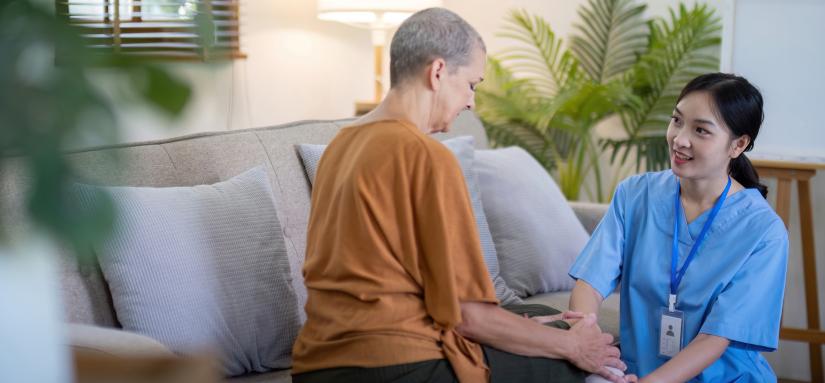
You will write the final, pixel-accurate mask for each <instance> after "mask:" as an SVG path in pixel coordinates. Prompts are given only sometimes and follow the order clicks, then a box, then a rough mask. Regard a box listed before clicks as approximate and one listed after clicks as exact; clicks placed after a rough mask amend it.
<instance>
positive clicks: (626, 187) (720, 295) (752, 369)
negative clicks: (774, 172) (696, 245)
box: [570, 170, 788, 382]
mask: <svg viewBox="0 0 825 383" xmlns="http://www.w3.org/2000/svg"><path fill="white" fill-rule="evenodd" d="M677 182H678V179H677V177H676V176H675V175H674V174H673V172H672V171H670V170H666V171H662V172H657V173H647V174H641V175H637V176H633V177H630V178H628V179H627V180H625V181H623V182H622V183H621V184H620V185H619V186H618V188H617V189H616V193H615V195H614V196H613V201H612V202H611V204H610V208H609V209H608V211H607V213H606V215H605V217H604V218H603V219H602V221H601V223H600V224H599V226H598V227H597V228H596V230H595V231H594V232H593V236H592V237H591V239H590V241H589V242H588V243H587V246H585V248H584V250H582V253H581V254H580V255H579V257H578V258H577V259H576V262H575V263H574V264H573V266H572V267H571V268H570V276H571V277H573V278H575V279H582V280H584V281H585V282H587V283H588V284H590V285H591V286H593V288H595V289H596V290H597V291H598V292H599V293H600V294H601V295H602V296H603V297H607V296H608V295H610V293H611V292H613V291H614V290H615V289H616V286H618V285H619V282H621V297H622V299H621V305H620V324H621V330H620V339H621V349H622V360H623V361H624V362H625V363H627V366H628V372H630V373H634V374H638V375H639V376H640V377H641V376H645V375H647V374H649V373H651V372H653V370H655V369H656V368H658V367H659V366H661V365H662V364H664V363H665V362H667V360H668V359H666V358H664V357H660V356H658V354H659V327H660V313H659V309H660V308H663V307H667V303H668V294H669V293H670V263H671V252H672V246H673V243H672V241H673V220H674V217H675V211H674V205H673V201H674V198H675V194H676V183H677ZM709 213H710V211H709V210H708V211H706V212H704V213H702V215H700V216H699V217H697V218H696V219H695V220H694V221H693V222H691V223H690V224H689V225H688V223H687V221H686V220H685V215H684V214H682V215H681V216H682V220H681V222H680V228H679V246H680V249H679V264H678V265H677V266H678V267H680V268H681V266H682V264H683V263H684V261H685V258H687V255H688V253H689V252H690V248H691V246H693V242H694V240H695V238H697V237H698V236H699V233H700V232H701V230H702V226H703V225H704V224H705V221H707V218H708V214H709ZM787 263H788V232H787V230H786V229H785V226H784V224H783V223H782V220H781V219H780V218H779V217H778V216H777V215H776V213H774V211H773V209H772V208H771V207H770V205H768V203H767V201H765V199H764V198H762V195H761V194H760V193H759V191H758V190H756V189H745V190H742V191H740V192H738V193H735V194H732V195H729V196H728V198H727V200H725V203H724V205H723V206H722V209H721V210H720V211H719V215H718V216H717V217H716V220H715V221H714V222H713V224H712V225H711V227H710V230H709V231H708V233H707V237H706V238H705V241H704V242H703V243H702V245H701V248H700V249H699V251H698V253H697V254H696V258H695V259H694V260H693V263H691V265H690V266H689V267H688V269H687V272H686V273H685V275H684V278H683V279H682V283H681V284H680V285H679V290H678V292H677V295H678V301H677V303H676V309H677V310H681V311H683V312H684V318H685V319H684V334H683V336H684V344H683V346H682V347H683V348H684V347H686V346H687V344H688V343H690V342H691V341H692V340H693V338H695V337H696V335H698V334H699V333H704V334H711V335H716V336H720V337H724V338H727V339H729V340H730V341H731V343H730V346H729V347H728V348H727V350H726V351H725V353H724V354H722V356H721V357H720V358H719V360H717V361H716V362H714V363H713V364H711V365H710V366H709V367H708V368H706V369H705V370H704V371H703V372H702V373H701V374H700V375H699V376H697V377H696V378H694V379H693V380H692V381H696V382H740V381H741V382H775V381H776V376H775V375H774V373H773V371H772V370H771V368H770V366H769V365H768V363H767V361H766V360H765V359H764V358H763V357H762V355H760V354H759V352H760V351H774V350H775V349H776V347H777V345H778V343H779V322H780V318H781V314H782V297H783V294H784V289H785V271H786V268H787Z"/></svg>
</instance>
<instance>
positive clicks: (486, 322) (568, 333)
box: [456, 302, 626, 382]
mask: <svg viewBox="0 0 825 383" xmlns="http://www.w3.org/2000/svg"><path fill="white" fill-rule="evenodd" d="M461 315H462V322H461V324H460V325H459V326H458V327H457V328H456V330H457V331H458V333H459V334H461V335H462V336H464V337H465V338H468V339H470V340H473V341H475V342H477V343H481V344H485V345H488V346H491V347H495V348H497V349H499V350H502V351H507V352H510V353H513V354H518V355H524V356H531V357H545V358H553V359H567V360H569V361H570V362H572V363H573V364H575V365H576V366H578V367H579V368H581V369H582V370H585V371H588V372H593V373H597V374H599V375H602V376H604V377H605V378H608V379H610V380H611V381H614V382H623V381H624V379H623V378H621V377H618V376H616V375H613V374H612V373H610V372H609V371H608V370H607V369H606V368H605V367H606V366H611V367H616V368H618V369H620V370H622V371H624V370H625V369H626V366H625V365H624V363H622V361H621V360H619V350H618V349H617V348H616V347H612V346H610V343H611V342H612V341H613V337H612V336H611V335H610V334H603V333H602V332H601V330H600V329H599V327H598V326H597V325H596V318H595V316H593V315H589V316H586V317H585V318H584V319H582V320H580V321H579V322H578V323H576V324H575V325H573V327H571V328H570V330H561V329H557V328H553V327H548V326H544V325H541V324H539V323H537V322H536V321H533V320H530V319H528V318H524V317H520V316H518V315H516V314H513V313H511V312H509V311H507V310H504V309H502V308H501V307H498V306H497V305H495V304H490V303H479V302H462V303H461Z"/></svg>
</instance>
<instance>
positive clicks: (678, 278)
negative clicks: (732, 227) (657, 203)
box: [668, 176, 731, 311]
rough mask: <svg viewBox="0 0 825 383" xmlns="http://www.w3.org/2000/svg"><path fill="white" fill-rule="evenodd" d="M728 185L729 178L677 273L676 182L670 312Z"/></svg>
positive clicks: (678, 217)
mask: <svg viewBox="0 0 825 383" xmlns="http://www.w3.org/2000/svg"><path fill="white" fill-rule="evenodd" d="M730 184H731V180H730V176H728V184H727V185H726V186H725V190H724V191H723V192H722V195H720V196H719V199H717V200H716V203H715V204H714V205H713V210H711V211H710V216H708V220H707V221H706V222H705V226H703V227H702V232H701V233H699V238H696V242H694V243H693V247H692V248H691V249H690V254H688V257H687V259H685V263H684V264H683V265H682V268H681V269H680V270H679V272H678V273H677V272H676V263H677V262H678V260H679V223H680V222H681V221H682V205H681V203H680V201H679V194H681V190H682V187H681V184H680V183H679V182H676V197H675V199H674V202H673V206H674V207H675V208H676V218H675V219H674V220H673V253H672V254H671V262H670V299H669V300H668V307H669V309H670V311H674V310H675V309H676V291H677V290H678V289H679V284H680V283H681V282H682V277H684V276H685V271H687V268H688V266H690V263H691V262H693V258H695V257H696V252H697V251H698V250H699V246H701V245H702V242H703V241H704V240H705V235H707V233H708V230H709V229H710V225H711V224H713V220H714V219H716V215H717V214H719V210H720V209H722V204H723V203H725V198H727V196H728V191H729V190H730Z"/></svg>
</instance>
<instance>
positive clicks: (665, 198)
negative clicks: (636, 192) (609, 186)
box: [648, 170, 762, 245]
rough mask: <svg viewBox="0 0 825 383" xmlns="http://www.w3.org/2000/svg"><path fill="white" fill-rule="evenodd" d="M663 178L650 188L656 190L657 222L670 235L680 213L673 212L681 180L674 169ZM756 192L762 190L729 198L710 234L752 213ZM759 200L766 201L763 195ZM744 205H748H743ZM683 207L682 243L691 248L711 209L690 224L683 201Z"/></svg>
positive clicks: (680, 224)
mask: <svg viewBox="0 0 825 383" xmlns="http://www.w3.org/2000/svg"><path fill="white" fill-rule="evenodd" d="M661 176H662V177H664V178H665V179H664V180H662V181H664V182H653V183H651V184H649V185H648V186H649V187H651V188H653V189H652V190H649V192H650V193H651V195H652V196H653V199H654V200H655V203H654V206H655V207H654V214H655V215H656V217H655V218H654V219H655V220H656V221H657V223H658V226H660V227H661V228H662V229H663V230H664V231H665V232H666V233H671V235H673V220H674V219H675V217H676V212H675V211H674V210H673V209H674V206H673V199H674V198H676V183H677V182H679V181H678V178H677V177H676V176H675V175H674V174H673V171H671V170H667V171H665V172H662V174H661ZM659 188H662V189H664V190H666V191H664V192H663V190H661V189H660V190H656V189H659ZM752 193H757V194H758V193H759V191H758V190H756V189H752V188H751V189H745V190H740V191H739V192H737V193H734V194H731V195H728V197H727V198H726V199H725V202H724V204H723V205H722V209H721V210H720V211H719V216H717V217H716V220H715V221H714V222H713V224H711V227H710V229H709V230H708V235H712V234H713V232H715V231H716V230H717V229H718V228H719V227H723V226H726V225H728V224H729V223H730V222H731V220H732V219H735V218H736V217H738V216H739V215H741V214H744V213H745V212H746V211H747V210H748V206H749V205H750V204H751V203H752V202H751V201H752V198H749V197H752V195H751V194H752ZM759 198H762V196H761V195H759ZM742 203H745V204H744V205H743V204H742ZM679 207H680V208H681V209H682V214H680V216H681V221H680V222H679V242H680V243H682V244H685V245H691V244H693V242H695V241H696V237H698V236H699V233H700V232H701V231H702V226H704V224H705V222H706V221H707V219H708V215H709V214H710V210H711V209H707V210H705V211H703V212H702V213H701V214H699V215H698V216H697V217H696V219H694V220H693V222H691V223H690V224H688V222H687V216H686V215H685V214H684V206H682V203H681V201H680V202H679Z"/></svg>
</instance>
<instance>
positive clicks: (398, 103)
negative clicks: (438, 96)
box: [356, 86, 432, 134]
mask: <svg viewBox="0 0 825 383" xmlns="http://www.w3.org/2000/svg"><path fill="white" fill-rule="evenodd" d="M431 110H432V95H431V93H430V92H425V91H423V90H422V89H417V88H416V87H412V86H409V87H396V88H391V89H390V91H389V92H388V93H387V96H386V97H385V98H384V100H383V101H381V104H379V105H378V106H377V107H376V108H375V109H373V110H372V111H371V112H369V113H367V114H365V115H364V116H362V117H361V118H359V119H358V121H356V123H357V124H362V123H368V122H374V121H380V120H402V121H408V122H411V123H413V124H414V125H415V126H416V127H418V129H420V130H421V131H422V132H424V133H427V134H429V133H430V127H429V119H430V111H431Z"/></svg>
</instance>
